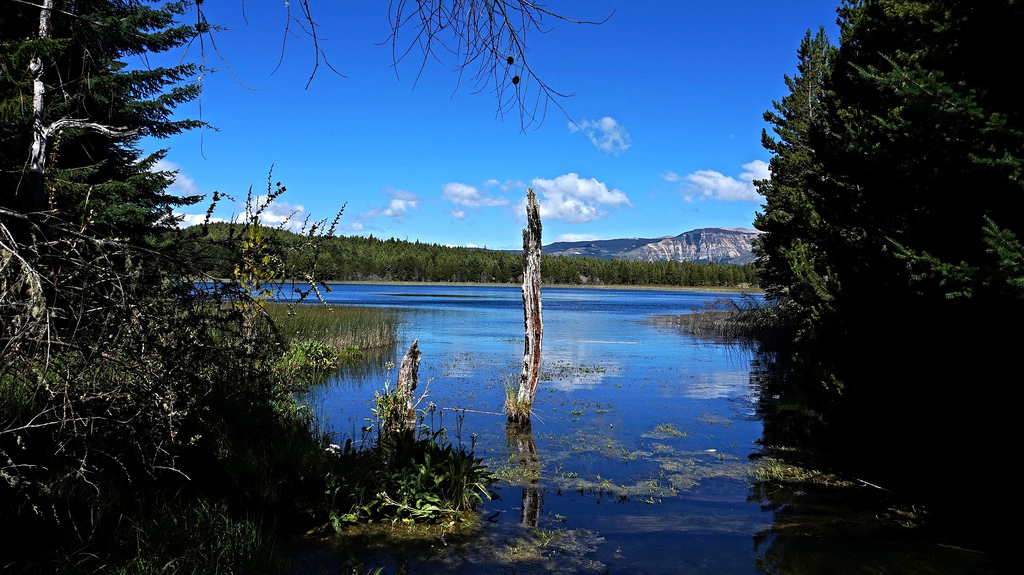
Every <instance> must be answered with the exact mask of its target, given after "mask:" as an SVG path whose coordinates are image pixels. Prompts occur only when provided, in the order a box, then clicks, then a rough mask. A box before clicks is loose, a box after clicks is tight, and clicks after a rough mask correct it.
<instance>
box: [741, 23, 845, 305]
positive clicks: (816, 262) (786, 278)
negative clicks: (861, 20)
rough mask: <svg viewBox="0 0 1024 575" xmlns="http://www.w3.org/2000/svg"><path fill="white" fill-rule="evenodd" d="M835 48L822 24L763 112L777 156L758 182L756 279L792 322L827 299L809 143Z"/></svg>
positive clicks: (816, 170)
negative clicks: (784, 90) (783, 90)
mask: <svg viewBox="0 0 1024 575" xmlns="http://www.w3.org/2000/svg"><path fill="white" fill-rule="evenodd" d="M833 51H834V49H833V48H832V45H831V44H830V43H829V40H828V37H827V36H826V35H825V31H824V28H821V29H819V30H818V32H817V33H816V34H814V36H812V35H811V32H810V31H808V32H807V34H806V35H805V36H804V39H803V41H802V42H801V43H800V48H799V50H798V52H797V55H798V58H799V61H798V63H797V75H796V76H794V77H792V78H791V77H789V76H786V77H785V81H786V86H787V87H788V88H789V91H790V93H789V94H788V95H787V96H786V97H784V98H783V99H782V100H781V101H779V102H773V103H772V108H773V109H772V110H769V111H767V112H765V113H764V119H765V121H766V122H768V123H769V124H771V126H772V131H773V133H774V135H769V134H768V132H767V131H763V132H762V134H761V141H762V144H763V145H764V147H765V149H767V150H768V151H769V152H771V153H772V159H771V163H770V167H769V169H770V173H771V178H770V179H767V180H760V181H757V182H755V183H754V184H755V186H756V187H757V190H758V192H760V194H761V195H762V196H764V197H765V203H764V205H763V206H762V210H761V211H760V212H759V213H758V214H757V215H756V217H755V218H754V226H755V227H756V228H757V229H759V230H761V231H762V232H764V233H763V234H762V235H761V236H760V237H759V238H758V241H757V243H756V244H755V247H754V251H755V254H756V256H757V267H758V276H759V278H760V282H761V285H762V286H763V287H764V288H765V291H766V292H767V295H768V296H769V298H771V299H772V300H774V301H775V302H776V303H778V304H779V305H780V306H781V307H782V308H784V309H785V310H787V311H789V312H790V313H795V314H797V315H796V317H794V318H793V321H801V322H802V321H803V320H805V319H806V318H804V317H802V316H805V315H807V314H809V313H811V310H814V309H816V308H820V307H821V306H822V305H823V303H824V302H827V301H828V299H829V296H828V290H827V288H826V283H827V279H826V278H828V276H829V273H828V270H827V269H823V267H824V264H823V263H822V261H821V259H820V257H819V252H818V248H817V238H818V236H819V234H820V228H821V227H822V225H823V224H822V221H821V218H820V217H819V216H818V214H817V213H816V212H815V210H814V206H813V205H812V204H811V201H810V197H809V191H808V188H809V186H813V185H814V183H815V180H816V179H818V178H820V176H821V167H820V166H819V165H818V163H817V161H816V159H815V157H814V154H813V150H812V149H811V146H810V144H809V142H808V139H809V138H810V134H811V132H812V130H814V129H820V126H821V123H822V121H823V110H822V108H823V104H822V93H823V90H824V83H825V77H826V75H827V73H828V64H829V57H830V55H831V54H832V52H833Z"/></svg>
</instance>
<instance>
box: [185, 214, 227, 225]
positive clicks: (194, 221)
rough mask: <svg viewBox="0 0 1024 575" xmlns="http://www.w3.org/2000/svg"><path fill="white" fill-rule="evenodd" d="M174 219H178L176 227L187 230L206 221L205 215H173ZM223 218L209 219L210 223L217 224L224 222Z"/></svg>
mask: <svg viewBox="0 0 1024 575" xmlns="http://www.w3.org/2000/svg"><path fill="white" fill-rule="evenodd" d="M174 217H175V218H178V219H179V221H178V227H179V228H187V227H189V226H198V225H201V224H202V223H203V222H205V221H206V214H179V213H175V214H174ZM226 221H227V220H225V219H224V218H210V223H211V224H214V223H217V222H226Z"/></svg>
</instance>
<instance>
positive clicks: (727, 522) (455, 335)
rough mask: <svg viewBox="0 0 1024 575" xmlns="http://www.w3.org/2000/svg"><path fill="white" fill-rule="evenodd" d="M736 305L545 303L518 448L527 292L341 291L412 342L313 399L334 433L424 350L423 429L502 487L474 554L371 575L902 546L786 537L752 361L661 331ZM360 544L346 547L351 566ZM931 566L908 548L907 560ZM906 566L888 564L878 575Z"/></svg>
mask: <svg viewBox="0 0 1024 575" xmlns="http://www.w3.org/2000/svg"><path fill="white" fill-rule="evenodd" d="M740 297H744V296H738V295H736V294H719V293H696V292H685V291H649V290H620V289H572V288H546V289H544V291H543V311H544V348H543V376H542V382H541V384H540V386H539V388H538V392H537V397H536V401H535V404H534V417H533V425H532V435H529V434H528V435H526V436H523V435H519V436H513V437H508V434H507V432H506V418H505V417H504V416H503V415H502V414H501V412H502V405H503V402H504V399H505V390H506V387H507V385H508V382H509V381H510V380H511V379H513V378H517V377H518V373H519V369H520V365H521V361H522V355H523V314H522V300H521V292H520V289H519V288H518V287H517V286H511V287H510V286H472V287H465V286H446V285H428V286H413V285H365V284H358V285H340V286H335V289H334V291H332V292H331V293H329V294H327V299H328V300H329V301H330V302H334V303H338V304H344V305H367V306H381V307H389V308H394V309H396V310H398V311H399V314H400V318H401V335H400V337H401V340H402V341H401V342H400V343H399V346H398V348H397V349H396V350H394V351H393V352H392V353H391V354H388V355H386V356H385V357H382V358H379V360H375V361H373V362H371V364H370V365H365V364H364V365H361V366H357V367H354V368H348V369H343V370H341V371H340V372H339V373H338V374H336V376H335V377H334V378H333V379H332V380H331V381H329V382H327V383H325V384H323V385H322V386H319V387H317V388H316V389H315V390H314V391H313V395H312V401H313V402H314V403H315V405H316V408H317V409H318V410H319V413H320V416H321V417H322V418H323V420H324V421H325V422H326V423H327V424H328V425H329V426H330V428H331V429H333V430H334V431H335V432H337V433H339V435H340V436H341V437H355V438H357V440H358V438H359V437H360V436H361V435H362V432H361V431H360V430H361V428H362V427H363V426H365V425H367V423H368V418H371V417H372V411H371V409H372V399H373V392H374V391H375V390H379V389H381V388H382V387H383V386H384V383H385V380H386V379H388V370H387V368H386V367H385V364H386V363H387V362H392V363H394V364H395V365H397V364H398V363H400V361H401V355H402V354H403V353H404V351H405V349H406V348H407V347H408V345H409V343H411V342H412V341H413V340H414V339H418V340H419V346H420V349H421V351H422V352H423V359H422V362H421V365H420V391H422V390H423V388H424V386H426V387H427V390H428V395H427V397H426V398H425V399H424V401H423V402H422V403H421V404H420V408H421V409H426V410H428V412H431V413H429V414H428V415H427V417H426V423H427V424H433V425H434V427H435V428H436V427H438V426H440V425H443V426H444V427H446V428H447V429H448V434H449V438H450V439H452V440H453V441H455V442H457V443H458V442H461V443H462V444H464V445H467V446H469V445H472V446H473V447H474V449H475V452H476V454H477V455H478V456H481V457H483V458H485V460H486V462H487V463H488V465H489V466H490V467H491V468H492V469H494V470H496V471H498V472H499V474H500V475H501V476H502V478H503V481H502V482H501V483H500V484H499V485H498V486H497V487H496V492H497V493H498V494H499V495H500V500H497V501H493V502H490V503H487V504H486V505H485V506H484V508H483V509H482V510H481V514H482V516H484V517H487V518H488V519H489V521H484V522H483V527H482V528H481V530H480V531H479V532H477V534H475V535H474V536H473V537H472V538H470V539H471V541H470V542H468V543H466V542H463V543H462V544H459V543H456V542H455V539H456V538H455V537H454V536H452V537H449V539H451V540H452V541H451V542H449V541H448V540H446V539H445V538H444V537H438V538H435V539H433V540H429V541H428V542H427V543H422V542H421V544H420V545H419V546H412V547H410V548H409V549H408V550H404V551H403V550H402V549H403V548H402V547H401V546H400V545H399V544H398V543H394V544H391V543H385V544H381V541H382V539H381V538H380V537H378V536H377V535H372V536H369V537H363V538H362V539H355V541H359V543H355V545H369V544H368V543H367V542H374V543H375V544H376V545H370V546H371V547H374V549H368V550H367V554H366V555H364V558H365V559H367V560H369V561H370V563H371V564H381V565H389V566H390V567H394V566H395V565H397V564H400V563H407V564H408V566H409V567H410V568H411V569H413V570H414V571H416V572H425V573H434V572H459V573H481V572H495V573H532V572H536V573H545V572H559V573H563V572H578V573H730V574H732V573H736V574H739V573H762V572H807V573H813V572H819V571H818V570H819V569H822V568H827V567H828V566H830V565H831V566H832V567H836V568H838V567H840V562H845V561H848V560H849V558H847V557H844V555H851V556H860V557H861V559H859V560H861V561H864V559H863V557H864V556H865V553H871V552H872V551H869V550H872V549H875V548H877V547H878V546H879V545H881V546H883V547H884V546H885V545H890V544H892V543H893V541H892V539H891V538H885V539H881V540H878V539H875V538H874V536H873V535H872V536H870V537H866V536H865V534H864V533H863V532H862V531H861V532H858V534H857V535H856V537H859V538H861V539H862V540H866V541H867V543H866V544H864V546H863V547H864V548H861V547H858V546H856V545H855V546H853V547H852V548H850V549H848V550H845V551H839V552H837V551H836V549H835V546H834V545H833V543H836V542H841V541H846V540H847V539H848V538H847V537H846V535H848V534H844V533H843V532H842V531H841V530H840V531H839V534H838V535H837V534H836V533H835V532H828V531H827V530H826V531H824V532H813V531H814V530H815V529H816V528H814V527H807V528H806V529H805V528H804V527H803V526H801V527H799V529H798V531H800V530H801V529H802V530H803V531H800V533H799V536H798V538H797V539H798V541H802V543H800V542H797V543H794V540H791V539H788V538H787V537H786V536H784V535H780V534H786V533H790V531H788V530H787V529H788V527H789V526H788V524H786V523H785V521H792V520H791V519H788V518H786V517H785V516H784V514H785V511H786V508H787V507H791V508H792V507H794V505H793V500H792V498H793V497H794V495H793V494H783V495H779V494H771V496H768V497H766V496H765V493H764V489H763V487H762V488H760V489H759V487H758V485H757V481H756V479H755V478H754V476H753V470H754V468H755V467H754V466H756V465H757V460H756V457H755V458H752V457H751V456H752V455H755V456H756V454H758V453H759V451H760V449H761V448H760V446H759V445H758V440H759V439H760V438H761V436H762V423H761V421H760V419H759V418H758V416H757V414H756V409H757V393H758V388H757V385H756V384H755V383H752V380H753V381H755V382H756V380H757V377H756V369H755V377H753V378H752V376H751V373H752V360H753V357H752V354H751V353H750V352H749V351H747V350H744V349H742V348H739V347H737V346H732V345H724V344H717V343H710V342H707V341H701V340H696V339H693V338H690V337H688V336H686V335H683V334H681V333H679V332H678V331H675V330H671V329H666V328H659V327H658V324H657V322H655V321H652V320H653V319H654V318H655V317H656V316H658V315H664V314H685V313H690V312H691V311H692V310H693V309H694V308H697V307H699V306H701V305H702V304H704V303H705V302H709V301H713V300H715V299H719V298H740ZM745 297H748V298H749V297H750V296H745ZM753 364H754V365H756V362H753ZM394 375H395V374H394V373H393V372H392V373H391V374H390V378H391V380H392V385H393V380H394ZM428 380H429V382H428ZM431 404H432V405H433V409H430V407H431ZM801 495H802V494H801V493H796V494H795V497H799V496H801ZM786 498H788V499H786ZM782 500H785V501H786V504H778V502H779V501H782ZM840 509H841V508H840V507H839V506H835V507H832V508H827V507H826V508H824V511H821V512H820V513H821V514H824V516H826V517H827V516H828V514H829V513H834V514H836V517H837V520H840V519H838V516H839V515H843V514H847V511H840ZM816 513H818V512H816ZM803 521H804V519H803V518H801V519H798V520H797V522H798V523H800V522H803ZM830 521H831V520H830ZM840 521H841V520H840ZM389 529H390V532H391V533H395V534H396V535H397V533H396V531H401V529H400V528H399V529H395V528H393V527H390V528H389ZM851 537H853V536H852V535H851ZM865 537H866V539H865ZM886 537H888V536H886ZM805 540H813V541H817V543H807V542H806V541H805ZM353 541H354V540H348V541H345V542H343V543H341V545H343V546H347V547H348V548H349V549H348V550H351V547H352V545H354V543H353ZM843 545H845V543H843ZM794 546H795V547H794ZM794 549H795V550H794ZM934 549H936V548H935V547H927V548H926V549H925V550H924V551H920V550H919V549H916V548H915V547H913V546H912V545H911V546H909V547H908V546H904V547H899V548H898V549H897V551H895V552H894V553H895V554H896V555H900V554H904V555H905V554H908V553H909V554H911V555H913V554H915V553H917V555H934V553H932V551H934ZM794 553H795V555H794ZM883 555H884V552H883ZM325 558H326V555H325V556H324V557H321V558H320V559H321V560H323V559H325ZM892 561H893V559H891V558H890V557H888V556H883V557H882V558H880V559H878V560H877V561H875V560H867V565H865V567H868V568H869V571H871V568H874V567H878V566H879V565H883V566H895V565H893V563H892ZM932 562H933V561H928V563H932ZM846 566H847V567H849V565H848V564H847V565H846ZM903 567H904V568H906V567H908V566H907V565H903ZM829 571H831V569H829ZM835 572H849V571H844V570H843V569H840V570H839V571H835ZM871 572H874V571H871ZM929 572H932V571H929ZM937 572H943V571H942V570H939V571H937ZM951 572H955V571H951Z"/></svg>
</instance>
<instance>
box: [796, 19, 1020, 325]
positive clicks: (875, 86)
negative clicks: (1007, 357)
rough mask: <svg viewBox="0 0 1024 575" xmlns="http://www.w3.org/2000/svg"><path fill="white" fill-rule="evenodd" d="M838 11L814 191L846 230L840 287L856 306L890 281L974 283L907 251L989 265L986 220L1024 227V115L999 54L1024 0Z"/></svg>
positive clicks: (919, 290)
mask: <svg viewBox="0 0 1024 575" xmlns="http://www.w3.org/2000/svg"><path fill="white" fill-rule="evenodd" d="M840 16H841V19H842V35H843V36H842V41H841V43H840V47H839V50H838V53H837V55H836V58H835V62H834V65H833V74H832V77H831V81H830V85H829V88H830V97H829V103H828V113H827V116H826V117H827V125H826V127H825V129H824V130H822V131H821V132H820V137H819V138H818V140H817V141H816V142H812V145H813V146H814V147H815V148H817V149H818V151H817V155H818V157H819V158H820V159H821V162H822V166H823V168H824V170H825V171H826V172H827V173H828V174H829V176H830V177H829V178H828V179H827V181H826V185H825V186H823V187H822V194H821V195H820V196H819V197H817V198H816V200H817V201H816V202H815V203H816V208H817V209H818V211H819V213H820V214H821V215H822V216H823V218H825V219H826V220H828V221H830V222H831V223H832V224H833V229H835V230H836V233H835V234H833V237H832V238H831V245H830V247H829V249H830V258H831V260H833V263H834V265H835V266H836V267H837V269H838V270H839V273H840V274H842V275H843V276H844V282H848V283H846V285H844V289H843V296H842V297H843V299H844V301H845V302H846V303H847V304H848V305H851V306H853V307H854V309H853V310H851V313H854V314H856V313H857V312H856V309H862V310H863V309H864V308H865V307H869V306H870V307H873V306H874V305H875V303H876V302H874V301H871V300H872V299H873V298H870V297H866V296H867V295H868V294H870V293H878V292H879V291H880V290H881V291H884V292H886V296H887V297H889V298H896V299H897V300H902V301H905V300H906V299H907V298H916V297H924V298H928V299H936V298H938V299H941V298H944V297H946V296H948V295H952V292H954V291H963V290H955V289H954V290H950V289H945V288H943V287H942V286H941V285H939V284H940V283H942V282H943V280H944V278H942V277H941V276H942V273H941V270H940V269H939V268H932V269H931V270H923V273H918V274H917V275H916V276H915V275H913V274H912V271H913V270H912V269H908V266H907V262H906V255H907V254H908V253H909V254H924V253H927V254H928V255H929V256H930V257H932V258H935V259H937V260H939V261H943V262H949V263H952V264H957V263H960V262H966V263H968V264H970V265H986V266H991V265H994V264H995V259H994V258H993V254H991V253H990V249H991V247H990V245H989V243H987V240H986V238H987V237H989V234H986V233H985V232H983V227H985V226H986V220H985V218H986V217H988V218H991V219H992V220H993V221H994V222H995V223H996V224H997V225H998V226H1000V228H1001V229H1002V230H1003V231H1004V233H1005V232H1009V233H1013V234H1018V233H1020V232H1021V231H1024V228H1022V225H1024V193H1022V192H1024V189H1022V183H1024V182H1022V179H1021V175H1022V172H1024V131H1022V129H1024V125H1022V117H1021V112H1020V105H1019V99H1018V97H1017V91H1016V88H1015V87H1014V85H1013V80H1012V78H1010V77H1009V75H1008V74H1006V73H1005V70H1002V69H1000V68H999V67H998V66H997V65H996V64H995V61H996V60H998V57H997V55H998V54H1009V53H1013V52H1014V50H1015V47H1014V46H1013V42H1012V40H1011V39H1012V38H1013V34H1014V31H1015V30H1017V29H1019V26H1020V25H1021V24H1022V23H1024V6H1022V5H1021V4H1020V3H1019V2H1013V1H1010V0H1001V1H992V2H984V3H977V2H967V1H962V0H933V1H930V2H917V1H914V2H911V1H896V0H890V1H864V2H852V1H851V2H847V3H846V4H845V5H844V6H843V7H842V9H841V10H840ZM960 230H966V232H965V233H959V232H960ZM901 247H902V249H901ZM912 259H913V258H912ZM920 261H923V260H920ZM919 271H921V270H919ZM915 278H916V281H915ZM946 279H949V278H946ZM922 280H923V283H922Z"/></svg>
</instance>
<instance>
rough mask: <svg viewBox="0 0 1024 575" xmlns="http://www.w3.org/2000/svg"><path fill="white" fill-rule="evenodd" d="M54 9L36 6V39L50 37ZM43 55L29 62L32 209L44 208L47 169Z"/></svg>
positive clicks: (47, 2)
mask: <svg viewBox="0 0 1024 575" xmlns="http://www.w3.org/2000/svg"><path fill="white" fill-rule="evenodd" d="M52 13H53V0H43V4H42V7H41V8H40V9H39V39H40V40H47V39H49V37H50V16H51V15H52ZM43 68H44V67H43V58H42V56H40V55H39V54H36V55H35V56H33V57H32V59H31V60H30V61H29V64H28V71H29V74H31V75H32V146H31V148H30V149H29V182H30V184H31V186H32V209H33V210H34V211H40V210H43V209H45V206H46V194H45V189H44V188H43V175H44V174H45V173H46V139H47V133H46V132H47V130H46V127H45V126H44V125H43V99H44V97H45V95H46V84H45V83H44V82H43V71H44V70H43Z"/></svg>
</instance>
